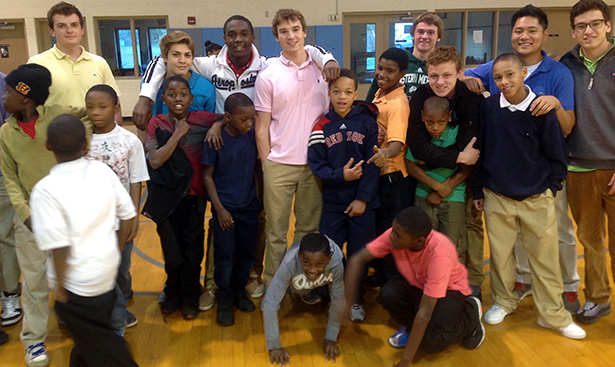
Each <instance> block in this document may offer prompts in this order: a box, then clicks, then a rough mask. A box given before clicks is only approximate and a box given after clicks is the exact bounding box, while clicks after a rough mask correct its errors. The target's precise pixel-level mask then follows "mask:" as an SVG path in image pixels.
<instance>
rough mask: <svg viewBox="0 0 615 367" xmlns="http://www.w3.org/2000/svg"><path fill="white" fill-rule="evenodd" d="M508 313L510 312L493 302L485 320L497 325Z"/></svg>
mask: <svg viewBox="0 0 615 367" xmlns="http://www.w3.org/2000/svg"><path fill="white" fill-rule="evenodd" d="M507 315H508V312H506V311H504V309H503V308H502V307H500V306H498V305H497V304H495V303H494V304H493V306H491V308H490V309H488V310H487V312H485V317H484V320H485V322H486V323H487V324H490V325H497V324H500V323H502V321H504V318H505V317H506V316H507Z"/></svg>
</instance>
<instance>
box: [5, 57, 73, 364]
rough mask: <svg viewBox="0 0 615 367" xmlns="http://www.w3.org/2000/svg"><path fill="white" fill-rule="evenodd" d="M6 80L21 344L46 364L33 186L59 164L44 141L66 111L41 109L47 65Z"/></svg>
mask: <svg viewBox="0 0 615 367" xmlns="http://www.w3.org/2000/svg"><path fill="white" fill-rule="evenodd" d="M5 81H6V93H5V94H4V98H3V103H4V108H5V109H6V111H7V112H9V113H12V114H13V115H12V116H11V117H9V118H8V119H7V120H6V123H5V124H4V125H2V128H0V149H1V154H0V155H1V156H2V175H3V177H4V184H5V186H6V191H7V194H8V196H9V199H10V200H11V204H12V205H13V208H14V210H15V216H14V218H13V222H14V224H15V245H16V246H15V247H16V251H17V261H18V263H19V268H20V269H21V273H22V275H23V282H22V288H21V289H22V302H23V311H24V317H23V319H24V320H23V324H22V330H21V341H22V343H23V344H24V346H25V347H26V365H28V366H31V367H32V366H37V367H39V366H47V365H48V364H49V358H48V356H47V351H46V349H45V338H46V336H47V321H48V319H49V287H48V285H47V278H46V275H45V271H46V268H47V265H46V260H47V253H46V252H45V251H42V250H40V249H39V248H38V246H37V245H36V241H35V240H34V235H33V234H32V231H31V228H32V226H31V219H30V205H29V201H30V193H31V192H32V188H33V187H34V185H35V184H36V183H37V182H38V181H39V180H40V179H41V178H43V177H45V176H46V175H47V174H48V173H49V170H50V169H51V167H53V166H54V165H55V159H54V157H53V154H52V153H51V152H49V151H48V150H47V149H46V148H45V140H46V138H47V126H48V125H49V122H50V121H51V119H52V118H53V117H54V116H56V115H58V114H59V112H60V111H61V109H59V108H57V107H47V108H43V106H41V105H42V104H44V103H45V100H46V99H47V96H48V95H49V86H50V85H51V73H50V72H49V70H47V69H46V68H45V67H43V66H40V65H37V64H28V65H21V66H19V67H18V68H17V69H16V70H13V71H12V72H11V73H10V74H9V75H7V77H6V79H5Z"/></svg>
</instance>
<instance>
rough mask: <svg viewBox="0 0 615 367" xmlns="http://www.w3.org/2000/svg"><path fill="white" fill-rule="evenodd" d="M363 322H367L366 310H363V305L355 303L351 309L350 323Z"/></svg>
mask: <svg viewBox="0 0 615 367" xmlns="http://www.w3.org/2000/svg"><path fill="white" fill-rule="evenodd" d="M363 320H365V310H364V309H363V305H360V304H358V303H355V304H354V305H352V307H351V308H350V321H353V322H361V321H363Z"/></svg>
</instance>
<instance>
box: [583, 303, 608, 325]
mask: <svg viewBox="0 0 615 367" xmlns="http://www.w3.org/2000/svg"><path fill="white" fill-rule="evenodd" d="M610 313H611V304H610V303H607V304H606V305H597V304H595V303H593V302H589V301H587V302H585V304H584V305H583V307H582V308H581V309H580V310H579V311H577V320H578V321H579V322H580V323H583V324H593V323H595V322H596V321H598V319H599V318H600V317H602V316H606V315H608V314H610Z"/></svg>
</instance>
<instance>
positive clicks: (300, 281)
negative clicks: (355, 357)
mask: <svg viewBox="0 0 615 367" xmlns="http://www.w3.org/2000/svg"><path fill="white" fill-rule="evenodd" d="M329 245H330V247H331V253H332V254H333V256H332V257H331V261H330V262H329V265H327V267H326V268H325V271H324V272H323V273H322V274H321V275H320V277H318V279H316V280H315V281H310V280H308V279H307V277H306V276H305V273H304V272H303V269H302V268H301V263H300V261H299V256H298V252H299V244H298V243H297V244H294V245H293V246H292V247H291V248H290V249H289V250H288V251H287V252H286V255H284V259H283V260H282V263H281V264H280V267H279V268H278V271H277V272H276V273H275V276H274V277H273V280H272V281H271V284H270V285H269V288H268V289H267V293H266V294H265V298H264V299H263V303H262V304H261V311H263V319H264V322H265V339H266V340H267V349H269V350H273V349H279V348H282V344H281V343H280V329H279V326H278V310H279V309H280V304H281V303H282V299H283V298H284V296H285V295H286V291H287V290H288V289H289V287H290V292H291V294H293V295H299V296H304V295H306V294H307V293H309V292H310V291H311V290H313V289H315V288H318V287H322V286H325V285H328V287H329V296H330V297H331V304H330V307H329V322H328V323H327V332H326V334H325V339H328V340H332V341H337V334H338V333H339V331H340V319H341V316H342V312H343V308H344V264H343V262H342V260H343V259H344V255H343V254H342V251H341V250H340V248H339V247H338V246H337V245H336V244H335V242H333V241H332V240H331V239H329Z"/></svg>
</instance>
